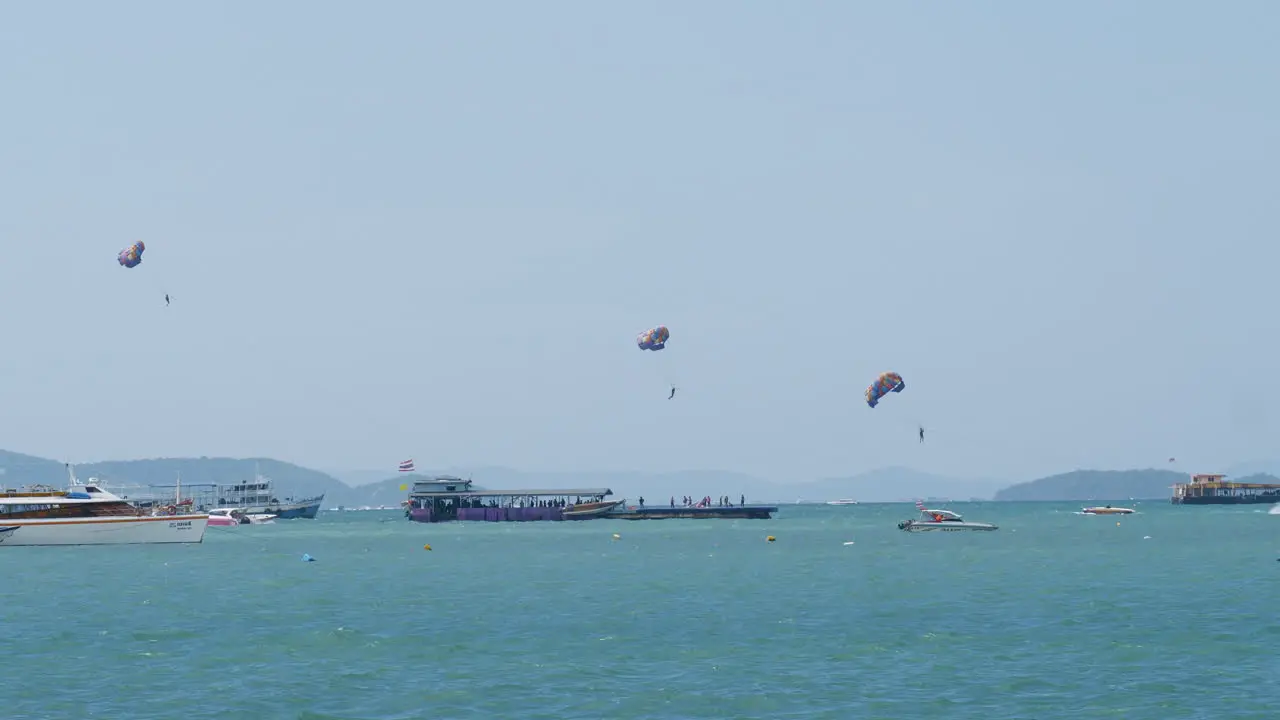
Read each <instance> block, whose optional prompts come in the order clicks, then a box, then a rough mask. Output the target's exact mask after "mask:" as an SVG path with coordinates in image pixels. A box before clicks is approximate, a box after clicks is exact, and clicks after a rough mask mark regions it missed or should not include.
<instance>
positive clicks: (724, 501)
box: [640, 495, 747, 508]
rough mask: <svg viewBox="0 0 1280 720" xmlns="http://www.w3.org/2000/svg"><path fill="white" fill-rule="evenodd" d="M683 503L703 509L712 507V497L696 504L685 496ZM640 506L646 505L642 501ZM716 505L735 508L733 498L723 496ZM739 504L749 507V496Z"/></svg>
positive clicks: (673, 498) (744, 496)
mask: <svg viewBox="0 0 1280 720" xmlns="http://www.w3.org/2000/svg"><path fill="white" fill-rule="evenodd" d="M681 502H683V503H684V506H685V507H700V508H701V507H711V496H710V495H706V496H704V497H703V498H702V499H701V500H699V501H697V502H696V503H695V502H694V501H693V498H692V497H690V496H688V495H685V496H684V497H683V498H682V499H681ZM640 504H641V505H643V504H644V501H643V500H642V501H641V502H640ZM715 504H716V506H717V507H733V498H731V497H729V496H728V495H721V496H720V498H719V499H718V500H716V503H715ZM738 504H739V506H741V507H746V506H747V496H746V495H742V496H741V497H739V498H738ZM675 506H676V498H675V496H674V495H672V496H671V507H675Z"/></svg>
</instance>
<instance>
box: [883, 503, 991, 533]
mask: <svg viewBox="0 0 1280 720" xmlns="http://www.w3.org/2000/svg"><path fill="white" fill-rule="evenodd" d="M916 507H917V508H918V509H919V510H920V519H918V520H904V521H903V522H900V523H898V529H899V530H906V531H907V532H960V531H964V530H986V531H990V530H999V528H998V527H997V526H995V525H992V524H991V523H980V522H970V521H968V520H965V519H964V518H962V517H960V515H959V513H954V512H951V511H950V510H931V509H929V508H926V507H924V506H922V505H920V504H919V503H917V504H916Z"/></svg>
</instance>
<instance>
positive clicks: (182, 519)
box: [0, 465, 209, 547]
mask: <svg viewBox="0 0 1280 720" xmlns="http://www.w3.org/2000/svg"><path fill="white" fill-rule="evenodd" d="M67 473H68V475H69V476H70V485H69V488H68V489H67V490H54V489H53V488H51V487H48V486H34V487H31V488H24V489H22V490H5V491H4V492H0V546H5V547H10V546H19V545H22V546H30V545H135V544H153V543H198V542H202V541H203V540H204V531H205V528H206V527H207V526H208V523H209V516H208V515H206V514H204V513H183V514H174V515H170V514H163V515H152V514H148V513H145V512H144V511H141V510H138V509H137V508H135V507H134V506H133V505H131V504H129V503H128V502H127V501H126V500H124V499H123V498H121V497H119V496H117V495H114V494H112V493H109V492H107V491H105V490H103V489H102V488H101V487H99V486H98V483H97V480H96V479H95V478H90V479H89V482H88V483H86V484H81V483H80V482H79V481H78V480H76V477H75V473H74V472H73V471H72V469H71V466H70V465H68V466H67Z"/></svg>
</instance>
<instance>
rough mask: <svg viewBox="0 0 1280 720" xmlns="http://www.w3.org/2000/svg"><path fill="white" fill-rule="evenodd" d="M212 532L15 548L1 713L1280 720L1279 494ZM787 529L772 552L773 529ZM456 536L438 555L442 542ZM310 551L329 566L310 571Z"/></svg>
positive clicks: (374, 516) (1, 579) (4, 565)
mask: <svg viewBox="0 0 1280 720" xmlns="http://www.w3.org/2000/svg"><path fill="white" fill-rule="evenodd" d="M1123 504H1124V505H1126V506H1130V507H1133V508H1135V509H1136V510H1137V511H1138V512H1137V513H1136V514H1134V515H1129V516H1122V517H1115V516H1111V517H1107V516H1086V515H1080V514H1078V511H1079V509H1080V505H1079V504H1076V503H1003V502H1000V503H997V502H985V503H983V502H967V503H951V504H946V505H942V506H943V507H947V508H949V509H951V510H954V511H956V512H959V513H961V514H963V515H964V517H965V519H967V520H974V521H981V522H990V523H994V524H996V525H998V526H999V530H997V531H995V532H988V533H978V532H974V533H943V534H911V533H905V532H902V531H900V530H898V528H897V523H898V522H900V521H902V520H905V519H908V518H911V517H914V516H915V515H916V511H915V510H914V508H913V507H912V506H911V505H910V504H909V503H897V504H864V505H856V506H844V507H830V506H809V505H790V504H784V505H782V506H780V509H779V512H778V513H777V514H776V516H775V517H774V518H773V519H771V520H737V521H734V520H650V521H623V520H618V521H613V520H590V521H585V522H564V523H518V524H517V523H507V524H498V523H466V524H463V523H452V524H441V525H425V524H418V523H411V522H409V521H407V520H406V519H405V517H404V515H403V514H402V512H400V511H381V512H379V511H368V512H325V513H322V514H321V515H320V516H319V517H318V518H317V519H315V520H288V521H278V522H276V523H274V524H271V525H264V526H241V527H234V528H222V527H211V528H209V529H208V531H207V532H206V534H205V539H204V542H203V543H201V544H198V545H186V546H179V545H172V546H115V547H109V546H108V547H63V548H59V547H33V548H19V547H11V548H5V547H3V546H0V608H2V610H0V612H3V627H2V629H0V667H3V668H4V669H5V673H4V680H3V682H2V683H0V707H2V708H3V717H4V718H6V719H7V720H18V719H32V720H35V719H39V720H53V719H62V718H67V719H72V718H74V719H75V720H83V719H85V718H111V719H113V720H114V719H118V718H127V719H134V718H218V719H219V720H227V719H229V718H244V719H246V720H249V719H252V720H262V719H264V718H291V719H296V720H375V719H376V720H392V719H394V720H410V719H415V720H416V719H418V718H424V719H425V718H431V719H433V720H438V719H441V718H481V719H485V720H492V719H497V718H521V719H524V718H528V719H546V720H566V719H570V718H592V719H598V718H601V719H602V718H617V719H619V720H632V719H635V720H639V719H644V720H684V719H693V718H726V719H727V718H732V719H741V718H762V719H763V718H770V719H776V718H795V719H797V720H799V719H804V720H810V719H813V720H817V719H824V720H850V719H856V718H893V719H895V720H896V719H899V718H904V717H909V718H988V719H991V718H1018V719H1034V720H1051V719H1055V718H1063V719H1066V718H1070V719H1072V720H1076V719H1079V718H1123V719H1126V720H1147V719H1149V720H1170V719H1172V718H1205V719H1212V720H1225V719H1229V718H1259V719H1261V718H1268V719H1274V718H1280V651H1278V650H1277V644H1280V613H1278V612H1277V608H1278V606H1277V602H1278V601H1280V587H1278V581H1280V562H1277V558H1280V515H1278V514H1271V513H1269V512H1268V511H1269V510H1270V508H1269V507H1268V506H1235V507H1227V506H1212V507H1189V506H1173V505H1170V504H1169V503H1168V502H1162V501H1146V502H1131V503H1123ZM769 536H773V537H774V538H775V540H774V541H773V542H769V541H768V540H767V538H768V537H769ZM426 546H429V547H430V549H429V550H428V549H425V548H426ZM304 555H309V556H311V557H312V558H314V562H306V561H304V560H303V556H304Z"/></svg>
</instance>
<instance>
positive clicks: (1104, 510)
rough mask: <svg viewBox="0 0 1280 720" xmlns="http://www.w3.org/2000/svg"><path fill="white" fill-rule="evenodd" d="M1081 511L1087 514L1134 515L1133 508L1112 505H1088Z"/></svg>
mask: <svg viewBox="0 0 1280 720" xmlns="http://www.w3.org/2000/svg"><path fill="white" fill-rule="evenodd" d="M1080 512H1081V513H1083V514H1085V515H1132V514H1133V512H1134V510H1133V509H1132V508H1120V507H1119V508H1118V507H1111V506H1110V505H1103V506H1101V507H1087V508H1084V509H1083V510H1081V511H1080Z"/></svg>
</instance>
